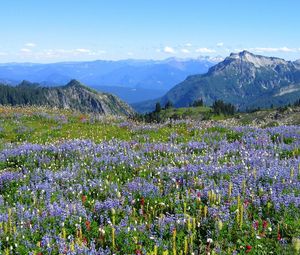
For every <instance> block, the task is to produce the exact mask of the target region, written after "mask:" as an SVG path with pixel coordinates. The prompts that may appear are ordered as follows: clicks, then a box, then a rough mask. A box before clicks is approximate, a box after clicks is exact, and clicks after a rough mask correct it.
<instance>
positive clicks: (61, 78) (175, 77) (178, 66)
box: [0, 57, 219, 102]
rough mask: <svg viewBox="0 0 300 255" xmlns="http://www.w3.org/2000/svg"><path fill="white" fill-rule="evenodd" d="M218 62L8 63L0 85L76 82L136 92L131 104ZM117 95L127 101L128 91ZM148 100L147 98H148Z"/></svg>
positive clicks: (3, 66) (1, 71) (0, 72)
mask: <svg viewBox="0 0 300 255" xmlns="http://www.w3.org/2000/svg"><path fill="white" fill-rule="evenodd" d="M216 61H219V59H210V58H205V57H204V58H203V57H202V58H198V59H177V58H169V59H165V60H130V59H129V60H119V61H105V60H97V61H89V62H62V63H52V64H32V63H22V64H20V63H9V64H0V81H4V82H5V83H9V84H18V83H20V82H21V81H22V80H28V81H31V82H38V83H40V84H42V85H44V86H57V85H60V84H65V83H67V82H68V81H69V80H71V79H77V80H80V81H82V82H83V83H85V84H88V85H89V86H90V87H93V88H95V89H97V90H100V89H101V87H124V88H130V89H137V92H136V93H134V94H133V95H131V96H133V97H134V98H133V99H132V101H131V102H137V101H139V100H140V101H142V100H145V98H143V95H144V91H143V89H146V90H148V91H149V92H150V93H149V95H150V98H157V97H160V96H162V95H163V94H165V93H166V92H167V91H168V90H169V89H171V88H172V87H173V86H174V84H177V83H179V82H181V81H183V80H184V79H185V78H186V77H187V76H188V75H192V74H199V73H205V72H207V71H208V69H209V68H210V67H211V66H213V65H214V64H216ZM124 93H125V94H123V93H119V96H120V97H121V98H122V99H123V100H126V99H127V96H126V93H128V90H125V92H124ZM147 99H148V98H147Z"/></svg>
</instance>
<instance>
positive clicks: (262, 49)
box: [249, 46, 295, 53]
mask: <svg viewBox="0 0 300 255" xmlns="http://www.w3.org/2000/svg"><path fill="white" fill-rule="evenodd" d="M249 50H250V51H253V52H260V53H261V52H295V49H293V48H288V47H285V46H284V47H279V48H271V47H256V48H250V49H249Z"/></svg>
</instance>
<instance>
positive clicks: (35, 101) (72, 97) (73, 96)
mask: <svg viewBox="0 0 300 255" xmlns="http://www.w3.org/2000/svg"><path fill="white" fill-rule="evenodd" d="M0 105H12V106H24V105H36V106H48V107H56V108H61V109H71V110H76V111H79V112H86V113H96V114H101V115H119V116H129V115H133V114H134V111H133V109H132V108H131V107H130V106H129V105H128V104H126V103H124V102H123V101H121V100H120V99H119V98H118V97H116V96H114V95H112V94H107V93H100V92H97V91H95V90H93V89H91V88H89V87H86V86H85V85H83V84H82V83H80V82H79V81H77V80H71V81H70V82H69V83H68V84H67V85H65V86H60V87H41V86H40V84H38V83H31V82H28V81H23V82H22V83H20V84H19V85H17V86H15V87H13V86H9V85H4V84H0Z"/></svg>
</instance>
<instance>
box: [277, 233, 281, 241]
mask: <svg viewBox="0 0 300 255" xmlns="http://www.w3.org/2000/svg"><path fill="white" fill-rule="evenodd" d="M277 240H278V241H280V240H281V235H280V232H279V231H278V233H277Z"/></svg>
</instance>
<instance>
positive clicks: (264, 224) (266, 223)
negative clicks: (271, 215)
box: [263, 220, 268, 229]
mask: <svg viewBox="0 0 300 255" xmlns="http://www.w3.org/2000/svg"><path fill="white" fill-rule="evenodd" d="M267 226H268V222H267V221H266V220H264V221H263V228H264V229H265V228H267Z"/></svg>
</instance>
